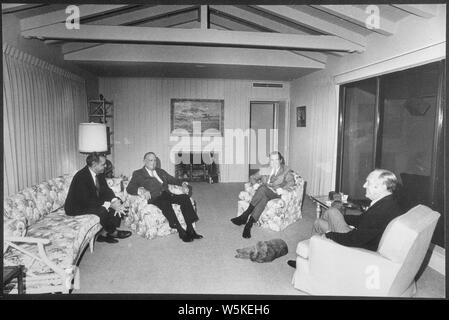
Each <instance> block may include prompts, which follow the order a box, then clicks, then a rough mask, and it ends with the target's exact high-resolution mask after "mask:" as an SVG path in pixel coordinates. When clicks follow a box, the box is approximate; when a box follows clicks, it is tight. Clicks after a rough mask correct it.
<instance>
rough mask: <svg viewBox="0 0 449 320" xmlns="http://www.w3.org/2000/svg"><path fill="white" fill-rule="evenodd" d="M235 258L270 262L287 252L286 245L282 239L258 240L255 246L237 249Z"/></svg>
mask: <svg viewBox="0 0 449 320" xmlns="http://www.w3.org/2000/svg"><path fill="white" fill-rule="evenodd" d="M236 251H237V255H236V256H235V257H236V258H241V259H248V258H249V259H251V261H253V262H259V263H260V262H271V261H273V260H274V259H276V258H279V257H282V256H284V255H286V254H287V253H288V247H287V244H286V243H285V241H284V240H282V239H272V240H268V241H258V242H257V243H256V245H255V246H251V247H246V248H243V249H237V250H236Z"/></svg>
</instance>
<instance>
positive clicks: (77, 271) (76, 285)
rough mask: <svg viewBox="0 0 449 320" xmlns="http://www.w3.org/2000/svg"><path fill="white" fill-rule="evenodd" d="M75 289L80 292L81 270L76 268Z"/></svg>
mask: <svg viewBox="0 0 449 320" xmlns="http://www.w3.org/2000/svg"><path fill="white" fill-rule="evenodd" d="M73 288H74V289H76V290H79V288H80V268H79V267H76V269H75V277H74V280H73Z"/></svg>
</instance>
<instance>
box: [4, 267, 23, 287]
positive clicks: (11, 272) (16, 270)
mask: <svg viewBox="0 0 449 320" xmlns="http://www.w3.org/2000/svg"><path fill="white" fill-rule="evenodd" d="M14 278H17V291H18V294H23V293H24V290H23V288H24V286H23V266H22V265H20V266H7V267H3V287H5V285H6V284H8V283H10V282H11V281H12V279H14Z"/></svg>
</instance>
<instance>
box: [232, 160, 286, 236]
mask: <svg viewBox="0 0 449 320" xmlns="http://www.w3.org/2000/svg"><path fill="white" fill-rule="evenodd" d="M250 183H251V184H252V185H254V184H256V183H259V184H261V185H260V187H259V188H258V189H257V191H256V193H255V195H254V196H253V197H252V199H251V202H250V204H249V206H248V209H246V211H245V212H243V213H242V214H241V215H240V216H238V217H235V218H232V219H231V221H232V223H234V224H236V225H238V226H240V225H243V224H245V228H244V229H243V235H242V236H243V238H251V228H252V226H253V224H254V223H255V222H257V220H258V219H259V217H260V215H261V214H262V212H263V211H264V209H265V206H266V205H267V203H268V201H270V200H272V199H275V198H279V197H280V196H281V195H282V193H283V192H286V191H288V190H290V189H292V188H293V186H294V184H295V179H294V177H293V173H292V171H291V170H290V169H288V168H287V167H286V166H285V160H284V157H283V156H282V154H281V153H280V152H278V151H274V152H272V153H270V167H269V168H262V169H261V170H259V171H258V172H257V173H256V174H254V175H252V176H251V177H250ZM248 217H249V218H248Z"/></svg>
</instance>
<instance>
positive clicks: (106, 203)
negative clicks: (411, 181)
mask: <svg viewBox="0 0 449 320" xmlns="http://www.w3.org/2000/svg"><path fill="white" fill-rule="evenodd" d="M89 172H90V175H91V176H92V179H93V180H94V185H95V186H96V185H97V174H96V173H95V172H94V171H92V169H91V168H89ZM98 183H100V182H98ZM114 200H117V198H114V199H112V200H111V202H114ZM111 202H109V201H105V202H104V203H103V204H102V206H103V207H105V208H106V210H109V207H110V206H111Z"/></svg>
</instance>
